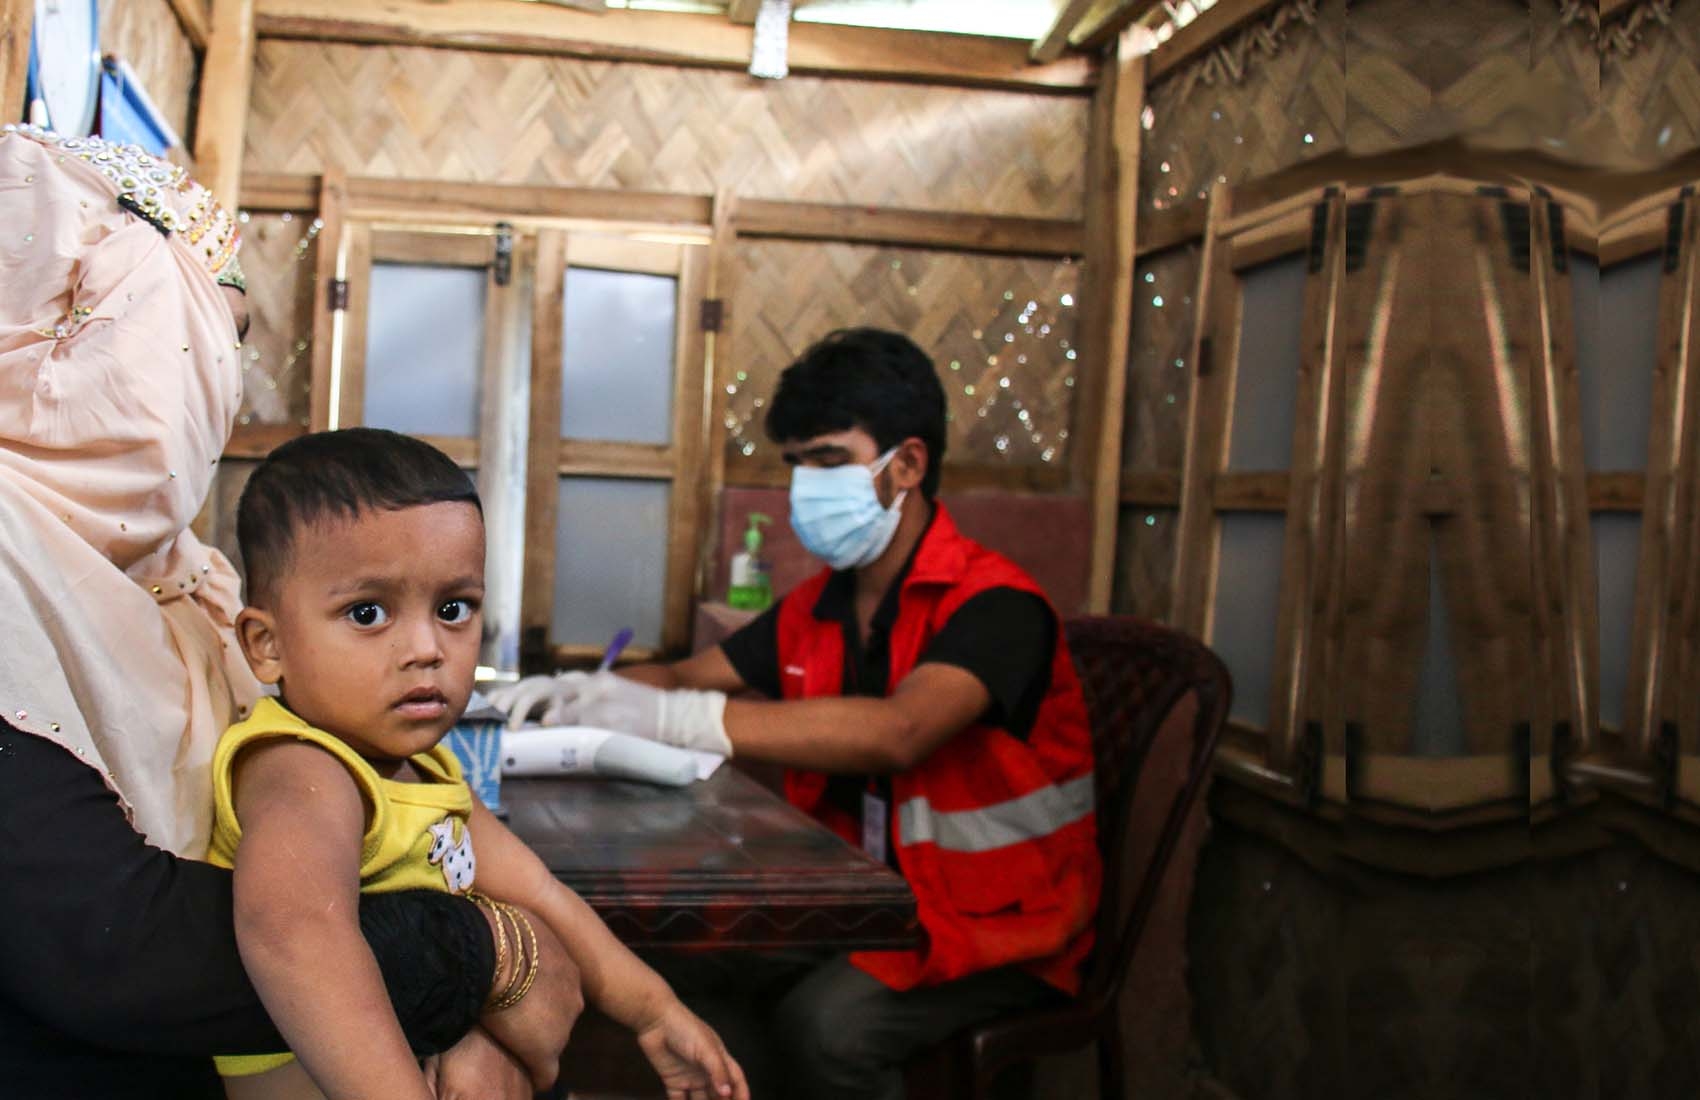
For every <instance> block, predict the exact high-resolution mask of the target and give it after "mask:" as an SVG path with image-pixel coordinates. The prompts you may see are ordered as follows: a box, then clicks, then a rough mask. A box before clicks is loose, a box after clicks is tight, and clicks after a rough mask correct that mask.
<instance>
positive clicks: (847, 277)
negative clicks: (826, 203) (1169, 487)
mask: <svg viewBox="0 0 1700 1100" xmlns="http://www.w3.org/2000/svg"><path fill="white" fill-rule="evenodd" d="M734 267H735V275H734V278H735V280H736V282H735V284H734V286H735V290H734V297H733V302H732V322H731V325H732V357H733V359H732V362H729V363H722V364H719V369H720V371H721V383H722V384H723V385H725V386H726V387H727V388H728V394H729V398H728V400H729V404H728V409H727V415H726V420H725V422H724V423H723V424H722V428H723V429H724V431H725V432H726V433H727V436H726V446H727V448H728V449H727V472H726V476H727V479H728V480H729V481H731V482H734V483H736V482H739V481H740V480H751V479H752V478H753V476H754V475H755V474H756V473H757V472H758V471H760V470H762V469H771V468H772V466H773V464H774V462H775V458H776V456H775V455H774V453H773V452H774V448H773V447H772V445H771V444H769V443H768V441H767V438H766V436H765V435H764V434H763V433H762V429H761V418H762V417H763V416H764V415H765V407H766V400H767V398H768V397H770V396H771V395H772V393H773V390H774V387H775V385H776V384H777V382H778V378H779V372H780V371H782V370H784V369H785V368H786V367H787V366H789V365H790V364H791V362H792V361H793V360H794V359H795V358H796V357H797V356H798V355H799V354H800V353H802V352H803V351H804V350H805V349H806V348H807V347H808V346H809V345H810V344H811V343H813V342H814V341H815V340H817V339H819V338H820V337H822V336H824V335H826V334H827V333H828V332H830V331H831V330H833V329H835V328H843V327H847V326H853V325H875V326H880V327H884V328H891V329H895V330H896V331H899V332H903V333H906V334H907V335H909V336H910V337H911V338H912V339H913V340H914V341H915V342H916V343H917V344H919V345H920V346H921V348H922V349H923V350H924V351H926V352H927V353H928V354H929V355H931V356H932V357H933V360H934V362H935V364H936V365H937V367H938V371H939V375H940V378H941V379H942V380H943V382H944V384H945V393H946V396H947V397H948V399H949V402H950V404H949V410H950V417H951V421H950V434H949V439H948V443H947V445H946V462H947V464H955V465H960V464H964V463H973V464H976V465H985V464H1005V465H1009V466H1016V467H1028V468H1044V467H1055V468H1056V469H1057V470H1059V471H1061V470H1062V469H1065V468H1066V465H1067V461H1068V451H1069V446H1070V442H1069V439H1070V435H1071V434H1072V431H1073V428H1074V417H1075V402H1074V383H1075V377H1076V373H1077V364H1078V362H1079V360H1078V359H1077V358H1076V355H1077V350H1076V348H1075V347H1074V344H1075V342H1076V340H1077V339H1078V337H1077V329H1078V323H1079V313H1080V311H1079V309H1078V308H1077V307H1076V306H1075V304H1074V303H1075V300H1076V298H1077V296H1078V295H1079V293H1080V270H1081V269H1080V265H1078V264H1074V263H1070V262H1068V261H1066V260H1063V261H1058V260H1050V259H1043V260H1041V259H1021V258H1010V257H999V256H976V255H967V254H963V253H948V252H933V251H922V250H917V249H893V248H873V247H867V246H860V245H848V244H818V243H799V242H790V241H745V242H743V243H742V244H741V245H740V246H739V248H738V250H737V259H736V263H735V265H734Z"/></svg>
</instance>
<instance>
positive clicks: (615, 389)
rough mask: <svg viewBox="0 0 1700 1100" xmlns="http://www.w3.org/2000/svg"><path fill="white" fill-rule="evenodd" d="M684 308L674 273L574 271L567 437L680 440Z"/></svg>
mask: <svg viewBox="0 0 1700 1100" xmlns="http://www.w3.org/2000/svg"><path fill="white" fill-rule="evenodd" d="M677 311H678V280H676V279H674V278H672V277H670V276H665V275H644V274H640V273H637V272H631V271H598V270H595V269H592V268H584V267H569V268H568V269H567V290H566V309H565V311H564V320H563V321H562V326H563V331H562V344H561V346H562V348H563V353H562V359H561V437H562V438H563V439H605V440H619V441H621V442H626V443H659V444H666V443H670V442H672V439H673V333H674V329H675V324H674V322H675V320H676V317H675V315H676V313H677Z"/></svg>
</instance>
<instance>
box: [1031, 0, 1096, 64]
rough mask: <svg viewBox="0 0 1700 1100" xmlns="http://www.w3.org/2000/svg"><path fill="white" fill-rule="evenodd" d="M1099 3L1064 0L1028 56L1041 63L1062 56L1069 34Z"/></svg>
mask: <svg viewBox="0 0 1700 1100" xmlns="http://www.w3.org/2000/svg"><path fill="white" fill-rule="evenodd" d="M1097 3H1098V0H1064V2H1063V5H1062V6H1061V7H1060V8H1058V9H1057V17H1056V18H1055V19H1053V20H1052V21H1051V27H1050V29H1049V30H1047V31H1046V32H1045V33H1044V34H1042V35H1040V36H1039V37H1038V38H1036V39H1034V40H1033V49H1032V51H1031V52H1030V53H1029V54H1028V55H1027V56H1028V57H1031V58H1032V59H1033V60H1034V61H1036V62H1037V63H1039V64H1041V65H1043V64H1046V63H1048V62H1051V61H1055V60H1056V59H1057V58H1059V57H1061V56H1062V52H1063V50H1064V49H1066V48H1067V47H1068V37H1069V35H1071V34H1073V33H1074V28H1076V27H1078V26H1079V25H1080V21H1081V20H1082V19H1085V18H1086V16H1087V13H1088V12H1090V11H1091V10H1092V8H1093V6H1094V5H1096V4H1097Z"/></svg>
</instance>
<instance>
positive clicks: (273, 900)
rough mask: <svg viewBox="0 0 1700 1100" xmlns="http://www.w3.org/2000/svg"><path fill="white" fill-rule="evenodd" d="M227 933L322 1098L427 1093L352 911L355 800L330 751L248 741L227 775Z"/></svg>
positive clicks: (360, 824) (357, 845) (410, 1099)
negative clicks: (230, 866)
mask: <svg viewBox="0 0 1700 1100" xmlns="http://www.w3.org/2000/svg"><path fill="white" fill-rule="evenodd" d="M236 780H237V783H236V812H237V817H238V819H239V820H241V822H242V842H241V846H240V847H239V849H238V851H237V856H236V872H235V891H236V938H237V945H238V946H239V947H240V949H241V952H242V962H243V964H244V965H245V966H246V967H247V969H248V974H249V976H250V977H252V978H253V981H254V986H255V988H256V989H258V990H259V993H260V998H261V1000H263V1001H264V1002H265V1005H266V1009H267V1010H268V1011H269V1012H270V1013H271V1017H272V1020H273V1021H274V1022H275V1023H276V1024H277V1026H278V1030H279V1031H281V1032H282V1033H283V1037H284V1038H285V1039H287V1040H288V1041H289V1045H290V1049H291V1050H293V1051H294V1053H295V1055H296V1057H298V1058H299V1059H300V1060H301V1063H302V1065H303V1066H304V1067H305V1068H306V1070H307V1071H308V1073H309V1074H311V1076H312V1077H313V1080H314V1081H315V1082H316V1083H317V1084H318V1086H319V1088H320V1089H321V1090H323V1092H324V1093H325V1095H326V1096H327V1097H328V1098H329V1100H363V1098H369V1097H376V1096H382V1097H386V1098H395V1100H430V1098H431V1091H430V1089H429V1088H428V1086H427V1085H426V1083H425V1077H424V1075H423V1074H422V1073H421V1072H420V1070H419V1066H418V1064H417V1063H416V1062H415V1061H414V1057H413V1053H412V1051H410V1050H409V1049H408V1045H407V1040H406V1038H405V1037H404V1036H403V1035H402V1031H401V1026H400V1025H399V1024H398V1023H397V1022H396V1018H395V1013H394V1011H393V1010H392V1009H391V1008H390V1002H389V996H388V994H387V993H386V992H385V990H384V983H383V979H382V977H381V975H380V974H379V971H378V964H377V962H376V960H374V959H373V957H372V952H371V950H370V949H369V948H368V947H367V946H366V941H365V940H364V939H363V938H361V935H360V925H359V919H358V913H357V908H356V907H357V904H358V898H359V893H360V850H361V839H362V836H363V835H364V832H365V819H366V812H365V805H364V803H363V801H362V798H361V795H360V791H359V789H358V788H357V787H356V786H355V783H354V780H353V778H352V777H351V776H350V775H349V774H348V771H347V769H346V768H344V767H343V765H342V764H340V763H339V762H338V761H337V760H336V759H335V758H333V757H332V756H330V754H328V753H326V752H324V751H323V750H321V749H318V748H315V747H313V746H311V745H307V744H303V743H300V742H277V743H273V744H265V745H260V746H257V747H255V748H252V749H249V750H248V751H247V752H245V753H243V754H242V757H241V759H240V760H239V761H238V763H237V772H236Z"/></svg>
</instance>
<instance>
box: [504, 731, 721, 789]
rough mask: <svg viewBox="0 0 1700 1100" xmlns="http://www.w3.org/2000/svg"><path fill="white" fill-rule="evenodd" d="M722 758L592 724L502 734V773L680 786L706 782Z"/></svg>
mask: <svg viewBox="0 0 1700 1100" xmlns="http://www.w3.org/2000/svg"><path fill="white" fill-rule="evenodd" d="M725 759H726V758H725V757H723V756H720V755H718V754H716V753H711V752H695V751H691V750H688V749H678V748H674V747H673V746H671V745H663V744H660V743H659V742H655V741H649V740H646V739H644V738H641V737H633V736H632V735H630V734H626V733H620V732H618V731H617V730H607V729H598V728H596V727H593V726H524V727H521V728H520V729H518V730H504V731H503V733H502V774H503V775H513V776H531V775H605V776H609V777H612V778H619V779H635V780H639V781H642V782H649V783H659V784H662V785H665V786H683V785H684V784H686V783H689V782H690V781H691V780H693V779H698V780H701V779H707V778H708V777H709V776H711V775H713V774H714V772H715V770H716V769H718V768H719V767H720V764H721V762H722V761H724V760H725Z"/></svg>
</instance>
